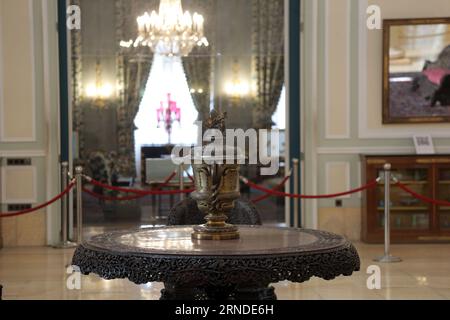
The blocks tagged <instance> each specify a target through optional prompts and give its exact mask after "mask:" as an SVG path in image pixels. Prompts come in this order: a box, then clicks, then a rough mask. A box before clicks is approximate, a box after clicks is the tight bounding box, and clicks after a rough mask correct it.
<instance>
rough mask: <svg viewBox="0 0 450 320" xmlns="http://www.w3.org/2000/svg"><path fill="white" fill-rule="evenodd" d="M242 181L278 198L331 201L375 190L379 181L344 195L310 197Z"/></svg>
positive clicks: (245, 180) (243, 179)
mask: <svg viewBox="0 0 450 320" xmlns="http://www.w3.org/2000/svg"><path fill="white" fill-rule="evenodd" d="M241 180H242V181H243V182H244V183H245V184H246V185H248V186H249V187H250V188H253V189H256V190H259V191H263V192H265V193H268V194H271V195H274V196H278V197H289V198H296V199H330V198H337V197H342V196H347V195H350V194H353V193H358V192H361V191H364V190H367V189H371V188H374V187H375V186H376V185H377V184H378V181H377V180H374V181H372V182H370V183H368V184H366V185H364V186H362V187H360V188H357V189H353V190H350V191H346V192H342V193H335V194H326V195H318V196H309V195H302V194H292V193H285V192H279V191H275V190H271V189H267V188H264V187H261V186H258V185H257V184H254V183H253V182H250V181H248V180H247V179H245V178H241Z"/></svg>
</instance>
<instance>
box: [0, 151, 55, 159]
mask: <svg viewBox="0 0 450 320" xmlns="http://www.w3.org/2000/svg"><path fill="white" fill-rule="evenodd" d="M46 156H47V151H45V150H0V158H44V157H46Z"/></svg>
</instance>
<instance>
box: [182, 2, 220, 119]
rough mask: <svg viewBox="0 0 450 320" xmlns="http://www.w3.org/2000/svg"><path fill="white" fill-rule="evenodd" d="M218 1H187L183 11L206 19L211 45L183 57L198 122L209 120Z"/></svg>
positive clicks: (207, 35) (197, 48) (198, 48)
mask: <svg viewBox="0 0 450 320" xmlns="http://www.w3.org/2000/svg"><path fill="white" fill-rule="evenodd" d="M216 3H217V0H185V1H183V10H189V11H190V12H191V13H193V12H197V13H199V14H202V15H203V17H205V31H204V32H205V36H206V38H207V39H208V41H209V43H210V45H209V46H208V47H195V48H194V49H193V50H192V52H191V53H190V54H189V56H187V57H183V59H182V60H183V67H184V72H185V73H186V79H187V82H188V85H189V88H190V89H191V90H195V91H194V92H193V93H192V94H191V96H192V100H193V101H194V105H195V107H196V109H197V111H198V120H200V121H201V120H203V119H205V118H207V116H208V114H209V109H210V102H211V75H212V65H213V56H212V53H213V52H214V51H213V48H214V47H213V45H212V43H213V42H214V41H213V38H214V27H215V25H214V21H215V19H214V15H215V12H216Z"/></svg>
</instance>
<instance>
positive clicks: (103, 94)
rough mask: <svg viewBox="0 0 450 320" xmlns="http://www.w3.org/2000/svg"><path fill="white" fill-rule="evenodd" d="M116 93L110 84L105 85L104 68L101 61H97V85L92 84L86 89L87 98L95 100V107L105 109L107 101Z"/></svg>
mask: <svg viewBox="0 0 450 320" xmlns="http://www.w3.org/2000/svg"><path fill="white" fill-rule="evenodd" d="M113 93H114V88H113V86H112V85H110V84H109V83H103V80H102V66H101V64H100V60H99V59H97V63H96V66H95V83H91V84H89V85H88V86H87V87H86V92H85V94H86V97H88V98H89V99H92V100H94V105H95V106H96V107H99V108H103V107H104V106H105V105H106V101H105V100H107V99H110V98H111V97H112V95H113Z"/></svg>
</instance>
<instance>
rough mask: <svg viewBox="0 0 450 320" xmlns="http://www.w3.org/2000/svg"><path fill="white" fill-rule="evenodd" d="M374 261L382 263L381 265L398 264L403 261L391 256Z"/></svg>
mask: <svg viewBox="0 0 450 320" xmlns="http://www.w3.org/2000/svg"><path fill="white" fill-rule="evenodd" d="M373 261H376V262H381V263H396V262H402V259H400V258H399V257H394V256H391V255H384V256H381V257H378V258H375V259H373Z"/></svg>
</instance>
